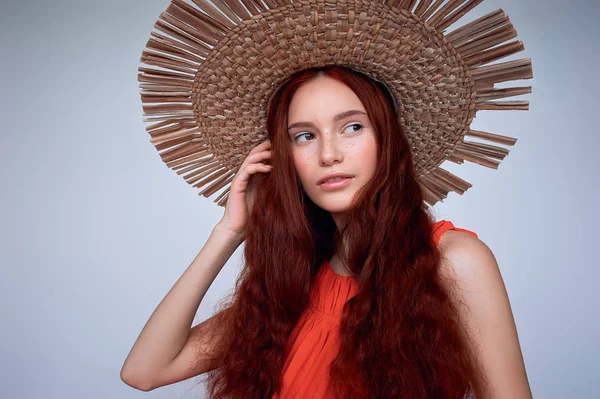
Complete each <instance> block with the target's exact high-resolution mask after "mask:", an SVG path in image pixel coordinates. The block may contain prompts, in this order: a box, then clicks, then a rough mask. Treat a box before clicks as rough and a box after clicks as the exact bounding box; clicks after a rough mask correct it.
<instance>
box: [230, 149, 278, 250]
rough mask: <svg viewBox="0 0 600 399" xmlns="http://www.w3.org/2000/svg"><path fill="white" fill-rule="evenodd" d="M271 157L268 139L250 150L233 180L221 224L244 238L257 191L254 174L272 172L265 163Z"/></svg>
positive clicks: (269, 166)
mask: <svg viewBox="0 0 600 399" xmlns="http://www.w3.org/2000/svg"><path fill="white" fill-rule="evenodd" d="M270 158H271V141H270V140H268V139H267V140H266V141H263V142H262V143H260V144H259V145H257V146H256V147H254V148H253V149H252V150H251V151H250V153H249V154H248V155H247V156H246V159H245V160H244V162H243V163H242V165H241V166H240V169H239V170H238V172H237V173H236V175H235V177H234V178H233V181H232V182H231V189H230V191H229V197H228V198H227V204H226V205H225V213H224V215H223V218H222V219H221V221H220V222H219V225H221V226H222V228H224V229H225V230H227V231H228V232H230V233H232V234H234V235H236V236H238V237H240V238H241V239H242V240H243V237H244V235H245V230H246V221H247V220H248V215H249V213H250V211H251V210H252V205H253V204H254V196H255V192H256V182H255V179H252V175H254V174H255V173H257V172H264V173H267V172H270V171H271V168H272V166H271V165H266V164H264V163H263V161H264V160H265V159H270Z"/></svg>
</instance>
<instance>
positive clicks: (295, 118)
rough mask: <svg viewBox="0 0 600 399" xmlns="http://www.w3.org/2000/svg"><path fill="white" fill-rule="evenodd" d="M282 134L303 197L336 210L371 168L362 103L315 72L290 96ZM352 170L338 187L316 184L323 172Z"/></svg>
mask: <svg viewBox="0 0 600 399" xmlns="http://www.w3.org/2000/svg"><path fill="white" fill-rule="evenodd" d="M288 134H289V136H290V143H291V148H292V155H293V159H294V166H295V168H296V172H297V173H298V176H299V179H300V181H301V183H302V186H303V187H304V190H305V191H306V194H307V195H308V197H309V198H310V199H311V200H312V201H313V202H314V203H315V204H316V205H317V206H319V207H321V208H322V209H324V210H326V211H329V212H331V213H332V216H333V217H334V220H336V223H338V219H337V217H338V216H341V213H343V212H345V211H346V210H347V209H348V207H349V205H350V202H351V200H352V197H353V196H354V194H355V193H356V191H357V190H358V189H359V188H360V187H362V186H363V185H364V184H365V183H366V182H367V181H369V179H370V178H371V176H372V175H373V173H374V172H375V166H376V163H377V142H376V138H375V131H374V130H373V126H372V125H371V122H370V121H369V117H368V115H367V114H366V111H365V107H364V106H363V104H362V103H361V101H360V100H359V98H358V97H357V96H356V94H354V92H353V91H352V90H350V88H349V87H347V86H346V85H344V84H343V83H342V82H339V81H337V80H335V79H333V78H330V77H327V76H319V77H318V78H316V79H313V80H311V81H309V82H307V83H305V84H303V85H302V86H301V87H300V88H299V89H298V90H297V91H296V93H295V94H294V96H293V97H292V101H291V103H290V107H289V111H288ZM333 172H341V173H345V174H348V175H350V176H353V177H352V178H350V179H349V180H348V181H346V182H345V183H346V184H345V185H344V186H343V187H339V188H336V189H329V190H328V189H326V188H325V187H324V186H322V185H320V184H318V183H319V181H320V180H321V179H322V178H323V177H324V176H326V175H327V174H329V173H333Z"/></svg>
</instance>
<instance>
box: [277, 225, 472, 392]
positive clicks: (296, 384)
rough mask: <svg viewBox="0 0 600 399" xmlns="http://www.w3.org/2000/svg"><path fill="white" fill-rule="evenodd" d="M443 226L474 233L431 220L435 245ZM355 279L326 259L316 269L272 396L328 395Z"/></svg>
mask: <svg viewBox="0 0 600 399" xmlns="http://www.w3.org/2000/svg"><path fill="white" fill-rule="evenodd" d="M447 230H459V231H464V232H466V233H469V234H471V235H474V236H475V237H477V234H475V233H474V232H472V231H470V230H466V229H461V228H457V227H454V225H453V224H452V223H451V222H449V221H446V220H440V221H438V222H436V223H435V224H434V228H433V241H434V243H435V244H436V245H437V244H438V242H439V239H440V237H441V236H442V234H443V233H444V232H445V231H447ZM357 289H358V283H357V282H356V281H355V280H354V279H353V278H352V277H350V276H340V275H339V274H337V273H335V272H334V271H333V270H332V269H331V267H330V265H329V262H328V261H325V262H323V265H322V266H321V268H320V269H319V271H318V272H317V276H316V280H315V285H314V286H313V289H312V291H311V299H310V304H309V305H308V307H307V308H306V310H305V311H304V312H303V313H302V315H301V316H300V320H299V321H298V323H297V324H296V326H294V329H293V330H292V333H291V334H290V337H289V339H288V347H291V348H290V351H289V353H288V356H287V358H286V361H285V363H284V366H283V386H282V391H281V394H280V395H279V396H277V395H273V397H272V399H306V398H314V399H332V398H333V396H332V395H331V393H330V392H329V391H328V385H329V379H328V378H329V373H328V371H329V370H328V369H329V365H330V363H331V361H332V360H333V359H334V358H335V356H336V355H337V350H338V344H339V342H338V327H339V322H340V319H341V315H342V309H343V307H344V304H345V303H346V301H347V300H348V299H350V298H351V297H352V296H354V294H355V293H356V291H357Z"/></svg>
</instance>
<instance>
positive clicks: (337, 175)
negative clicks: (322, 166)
mask: <svg viewBox="0 0 600 399" xmlns="http://www.w3.org/2000/svg"><path fill="white" fill-rule="evenodd" d="M339 177H341V178H346V179H347V178H351V177H354V176H352V175H348V174H345V173H340V172H335V173H330V174H328V175H325V176H323V177H322V178H321V180H319V182H318V183H317V185H319V186H320V185H321V184H323V183H325V182H326V181H327V180H329V179H334V178H339Z"/></svg>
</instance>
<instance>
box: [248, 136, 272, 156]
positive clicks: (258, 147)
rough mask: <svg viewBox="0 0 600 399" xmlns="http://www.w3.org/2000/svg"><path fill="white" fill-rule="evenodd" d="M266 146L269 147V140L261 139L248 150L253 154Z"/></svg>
mask: <svg viewBox="0 0 600 399" xmlns="http://www.w3.org/2000/svg"><path fill="white" fill-rule="evenodd" d="M266 148H271V140H269V139H266V140H265V141H263V142H262V143H260V144H258V145H257V146H255V147H254V148H253V149H252V150H251V151H250V152H249V154H255V153H257V152H259V151H263V150H264V149H266Z"/></svg>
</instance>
